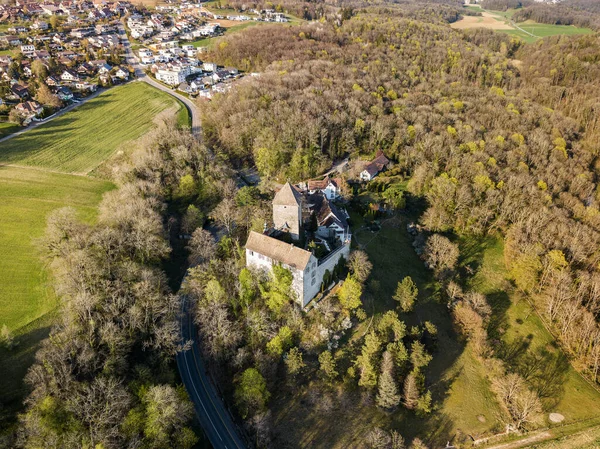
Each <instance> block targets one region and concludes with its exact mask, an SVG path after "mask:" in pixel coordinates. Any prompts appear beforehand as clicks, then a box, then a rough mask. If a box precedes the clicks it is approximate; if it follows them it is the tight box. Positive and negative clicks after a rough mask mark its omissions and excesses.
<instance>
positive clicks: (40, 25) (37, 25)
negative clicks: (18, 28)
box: [31, 20, 48, 31]
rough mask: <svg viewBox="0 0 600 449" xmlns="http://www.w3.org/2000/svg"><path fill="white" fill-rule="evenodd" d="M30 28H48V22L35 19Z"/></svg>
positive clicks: (42, 29) (43, 29)
mask: <svg viewBox="0 0 600 449" xmlns="http://www.w3.org/2000/svg"><path fill="white" fill-rule="evenodd" d="M31 28H33V29H34V30H40V31H45V30H47V29H48V22H44V21H43V20H36V21H35V23H34V24H33V25H31Z"/></svg>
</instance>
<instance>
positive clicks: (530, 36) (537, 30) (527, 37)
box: [450, 6, 593, 43]
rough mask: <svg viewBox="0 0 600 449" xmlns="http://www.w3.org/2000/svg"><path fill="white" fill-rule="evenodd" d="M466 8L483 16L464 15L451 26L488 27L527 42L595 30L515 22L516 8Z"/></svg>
mask: <svg viewBox="0 0 600 449" xmlns="http://www.w3.org/2000/svg"><path fill="white" fill-rule="evenodd" d="M465 9H468V10H469V11H473V12H480V13H481V14H482V16H464V17H463V18H462V19H461V20H459V21H458V22H454V23H453V24H451V25H450V26H451V27H452V28H455V29H469V28H488V29H491V30H496V31H499V32H501V33H506V34H510V35H513V36H518V37H519V38H521V39H523V40H524V41H525V42H527V43H532V42H536V41H538V40H539V39H542V38H544V37H548V36H557V35H567V36H571V35H576V34H590V33H593V31H592V30H591V29H589V28H579V27H576V26H570V25H548V24H544V23H537V22H534V21H532V20H527V21H525V22H520V23H516V24H514V23H513V22H512V20H511V19H512V17H513V15H514V13H515V12H516V10H515V9H509V10H507V11H491V10H484V9H481V8H480V7H476V6H468V7H465Z"/></svg>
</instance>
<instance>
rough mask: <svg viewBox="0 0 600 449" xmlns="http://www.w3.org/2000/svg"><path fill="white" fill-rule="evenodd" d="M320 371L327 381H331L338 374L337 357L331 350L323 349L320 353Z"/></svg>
mask: <svg viewBox="0 0 600 449" xmlns="http://www.w3.org/2000/svg"><path fill="white" fill-rule="evenodd" d="M319 373H320V374H321V376H322V377H323V378H324V379H326V380H327V381H329V382H331V381H332V380H333V379H335V378H336V377H337V375H338V372H337V371H336V366H335V359H334V358H333V356H332V355H331V352H329V351H323V352H322V353H321V354H319Z"/></svg>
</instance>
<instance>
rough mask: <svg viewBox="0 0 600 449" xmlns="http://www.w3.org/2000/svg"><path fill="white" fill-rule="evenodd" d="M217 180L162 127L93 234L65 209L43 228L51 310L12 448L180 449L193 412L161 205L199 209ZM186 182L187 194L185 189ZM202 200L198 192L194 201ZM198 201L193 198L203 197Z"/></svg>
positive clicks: (188, 442)
mask: <svg viewBox="0 0 600 449" xmlns="http://www.w3.org/2000/svg"><path fill="white" fill-rule="evenodd" d="M216 177H220V174H219V173H218V168H217V167H216V166H215V164H213V163H211V162H210V160H209V156H208V153H207V152H206V149H205V148H204V147H202V146H200V145H199V144H198V143H197V142H196V141H195V139H194V138H193V137H192V135H191V133H190V132H189V131H185V130H182V131H180V130H176V129H175V124H174V123H170V124H169V125H168V126H161V127H160V128H159V129H158V130H157V131H155V132H153V133H152V134H151V135H149V136H148V137H147V138H145V140H144V141H143V142H142V143H141V144H140V148H139V149H138V150H136V151H134V152H133V153H132V155H131V158H130V160H129V161H128V162H127V163H124V164H122V165H120V166H119V170H118V175H117V180H116V182H117V184H118V188H117V189H115V190H112V191H111V192H109V193H107V194H106V195H105V197H104V198H103V200H102V202H101V204H100V206H99V214H98V219H97V223H95V224H85V223H82V222H81V221H79V220H78V218H77V215H76V213H75V211H74V210H72V209H68V208H67V209H59V210H57V211H55V212H53V213H52V214H51V215H50V217H49V218H48V226H47V229H46V233H45V235H44V237H43V238H41V239H40V240H39V247H40V248H41V249H42V250H43V252H44V254H46V256H47V260H48V263H49V264H50V266H51V269H52V272H53V274H54V279H55V281H54V282H55V288H56V291H57V294H58V296H59V298H60V314H59V319H58V322H57V323H56V325H55V326H54V328H53V329H52V331H51V334H50V337H49V338H48V339H47V340H45V341H43V342H42V345H41V349H40V350H39V351H38V352H37V354H36V362H35V363H34V365H33V366H32V367H31V368H30V370H29V372H28V374H27V376H26V382H27V384H28V385H29V387H30V388H31V393H30V395H29V396H28V397H27V399H26V401H25V404H26V410H25V411H24V412H23V413H22V414H21V415H20V417H19V421H20V424H19V428H18V434H17V436H16V441H14V445H15V446H18V447H23V448H81V447H95V448H106V449H108V448H171V447H180V448H191V447H193V446H194V445H195V444H196V443H197V441H198V437H197V435H196V434H195V431H194V430H193V429H192V428H191V419H192V417H193V407H192V404H191V402H190V401H189V399H188V397H187V393H186V392H185V390H184V389H183V386H181V385H180V384H179V381H178V380H177V374H176V372H175V370H174V369H173V364H172V361H173V358H174V356H175V354H176V353H177V351H180V350H183V349H185V348H186V347H187V345H188V343H187V342H183V341H182V340H181V335H180V329H179V314H180V309H181V303H180V299H179V297H178V296H176V295H173V294H172V292H171V291H170V289H169V286H168V285H169V283H168V279H167V277H166V275H165V272H164V271H163V264H164V263H165V261H166V260H167V259H168V258H169V257H170V253H171V245H170V240H169V237H170V235H169V226H172V225H173V223H172V220H169V219H167V218H165V217H166V215H167V214H166V212H167V205H168V204H170V205H171V206H170V207H171V208H172V207H175V206H173V205H176V206H177V205H178V206H177V207H179V209H180V210H181V213H185V211H186V210H187V209H186V208H185V204H187V203H193V202H196V204H198V205H199V206H201V207H208V206H207V205H208V204H209V203H210V201H211V199H210V195H211V194H210V193H206V192H210V191H212V192H215V191H216V189H215V188H214V185H215V184H214V183H215V179H216ZM190 180H191V183H192V184H193V185H194V187H193V188H190ZM203 189H205V190H203ZM203 192H204V193H203Z"/></svg>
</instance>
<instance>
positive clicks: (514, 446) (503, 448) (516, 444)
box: [486, 431, 552, 449]
mask: <svg viewBox="0 0 600 449" xmlns="http://www.w3.org/2000/svg"><path fill="white" fill-rule="evenodd" d="M548 438H552V434H551V433H550V432H547V431H546V432H540V433H536V434H535V435H531V436H530V437H527V438H523V439H522V440H518V441H512V442H510V443H503V444H498V445H496V446H488V447H487V448H486V449H518V448H520V447H526V446H529V445H530V444H532V443H538V442H540V441H544V440H547V439H548Z"/></svg>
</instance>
